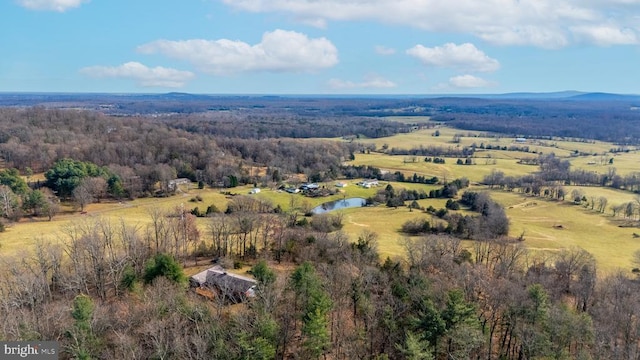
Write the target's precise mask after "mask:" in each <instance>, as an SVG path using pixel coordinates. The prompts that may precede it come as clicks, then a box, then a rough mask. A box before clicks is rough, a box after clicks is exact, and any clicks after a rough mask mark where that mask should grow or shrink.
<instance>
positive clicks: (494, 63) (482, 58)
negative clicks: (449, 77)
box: [407, 43, 500, 72]
mask: <svg viewBox="0 0 640 360" xmlns="http://www.w3.org/2000/svg"><path fill="white" fill-rule="evenodd" d="M407 54H408V55H411V56H413V57H415V58H417V59H418V60H420V62H422V63H423V64H424V65H426V66H435V67H451V68H457V69H463V70H468V71H482V72H489V71H496V70H498V69H499V68H500V63H499V62H498V60H496V59H492V58H490V57H489V56H487V55H486V54H485V53H484V52H482V51H480V50H478V48H476V47H475V45H473V44H470V43H464V44H461V45H456V44H453V43H447V44H444V45H443V46H436V47H433V48H428V47H424V46H422V45H416V46H414V47H412V48H411V49H409V50H407Z"/></svg>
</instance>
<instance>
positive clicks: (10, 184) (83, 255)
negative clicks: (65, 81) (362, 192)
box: [0, 94, 640, 360]
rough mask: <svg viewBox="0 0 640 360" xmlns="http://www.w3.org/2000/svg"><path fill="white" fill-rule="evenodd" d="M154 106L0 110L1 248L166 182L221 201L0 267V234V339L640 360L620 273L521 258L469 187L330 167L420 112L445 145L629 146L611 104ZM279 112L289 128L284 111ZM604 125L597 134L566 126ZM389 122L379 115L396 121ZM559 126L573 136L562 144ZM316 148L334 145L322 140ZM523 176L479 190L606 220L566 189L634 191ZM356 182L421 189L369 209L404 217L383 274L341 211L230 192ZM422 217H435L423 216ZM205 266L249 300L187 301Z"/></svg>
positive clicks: (547, 174)
mask: <svg viewBox="0 0 640 360" xmlns="http://www.w3.org/2000/svg"><path fill="white" fill-rule="evenodd" d="M167 96H168V97H170V98H171V99H173V101H175V103H172V102H169V103H165V104H163V105H159V106H160V107H159V108H158V107H154V106H156V105H154V104H155V102H153V101H148V99H143V100H140V101H135V106H133V105H131V106H129V107H125V109H128V110H126V111H125V110H122V109H121V110H122V111H120V112H119V113H113V114H109V113H104V112H100V111H96V110H94V109H91V110H88V109H84V110H78V109H73V110H71V109H62V108H47V107H43V106H36V107H31V106H24V105H27V104H22V106H20V107H4V108H1V109H0V159H2V170H0V184H1V185H0V202H1V203H0V205H1V208H0V210H1V211H2V214H1V215H2V224H3V227H2V229H3V230H4V226H5V225H6V226H11V225H12V224H18V225H19V224H20V223H25V222H29V221H34V220H35V219H48V220H52V218H55V217H56V216H61V212H62V208H63V207H65V208H66V207H68V206H73V208H74V211H77V212H80V213H81V212H83V210H84V208H85V207H86V206H88V205H89V204H92V203H98V202H105V203H115V204H118V203H125V202H132V201H134V200H135V199H140V198H158V199H162V198H167V197H171V196H177V195H175V193H176V187H175V185H173V184H174V183H173V181H175V180H176V179H178V178H186V179H189V181H191V182H193V183H195V184H198V185H197V186H198V187H201V188H207V189H216V190H219V191H221V192H225V193H228V194H229V195H228V196H229V198H230V200H229V202H228V203H227V205H226V206H225V207H222V206H220V207H217V206H215V205H209V204H202V205H201V206H202V208H203V209H204V208H205V206H206V205H209V207H208V208H207V210H206V211H204V210H198V211H195V209H193V208H192V207H191V206H192V205H191V204H190V203H189V204H188V205H187V206H186V207H185V206H180V207H176V208H173V209H170V210H164V209H161V208H154V209H153V210H152V211H149V212H148V214H147V217H148V222H147V224H146V225H140V224H131V223H127V222H126V221H125V220H124V219H123V220H122V221H114V220H112V219H107V218H102V217H79V218H77V220H76V221H74V222H71V223H69V224H68V225H66V226H65V227H64V228H63V229H62V233H61V234H59V235H56V236H57V237H56V238H55V239H53V240H51V239H46V238H44V237H42V238H37V239H33V242H34V243H35V246H34V247H33V250H30V249H31V248H30V249H29V250H28V249H26V248H25V249H21V250H18V253H8V252H5V249H3V247H2V243H3V241H2V240H3V236H5V235H6V234H7V233H6V232H5V233H2V232H0V263H2V266H1V267H0V272H1V273H2V274H1V276H0V316H1V317H2V319H3V321H2V322H1V323H0V339H2V340H6V341H11V340H55V341H59V342H60V344H61V349H62V350H63V351H62V353H61V355H60V356H61V358H64V359H66V358H73V359H89V358H97V359H320V358H323V359H488V360H490V359H638V358H640V278H638V276H637V274H634V273H629V272H622V271H620V272H615V273H611V274H601V273H598V267H597V263H596V261H595V259H594V257H593V256H592V255H591V254H589V253H588V252H586V251H585V250H583V249H581V248H577V247H571V248H566V249H562V250H561V251H557V252H554V253H540V252H533V251H529V250H527V249H526V247H525V244H524V243H523V239H522V238H518V237H512V236H511V237H510V236H509V235H508V234H509V219H508V218H507V216H506V215H505V211H504V208H503V207H502V206H501V205H500V204H498V203H497V202H495V201H493V200H492V199H491V197H490V193H486V192H477V191H475V190H474V189H467V187H468V186H469V184H470V182H469V180H468V179H465V178H460V179H438V178H437V177H425V176H422V175H420V176H419V175H417V174H414V176H411V175H410V174H406V175H405V174H404V173H402V172H396V173H393V172H384V171H382V170H381V169H379V168H376V167H366V166H352V165H348V161H349V160H351V159H353V158H354V157H355V156H357V155H358V154H365V153H368V152H374V151H381V152H383V153H384V152H387V151H388V150H389V149H376V147H375V145H372V144H368V143H367V141H366V140H367V139H375V138H379V137H386V136H390V135H394V134H402V133H408V132H411V131H413V130H415V128H417V127H418V126H419V125H416V124H407V122H393V121H389V120H387V119H385V118H384V117H382V116H380V115H381V114H383V113H388V111H387V110H389V109H416V108H420V109H423V110H420V111H422V112H424V113H428V114H429V115H432V118H433V119H435V121H436V122H442V123H446V124H447V125H448V126H459V127H460V128H462V129H476V130H483V131H488V130H489V129H492V131H496V132H500V131H503V132H505V133H507V134H511V133H514V134H525V135H533V136H535V135H537V134H538V133H539V134H540V136H543V135H542V134H544V136H560V137H565V136H570V137H575V138H581V139H608V140H611V141H612V142H615V143H620V144H628V143H635V142H637V139H640V135H635V132H634V131H637V129H636V130H632V128H633V129H635V128H634V127H633V124H634V121H637V120H636V119H635V117H633V114H630V115H628V117H625V116H626V115H624V116H623V115H620V116H619V117H618V115H615V114H618V113H617V112H616V111H618V110H619V111H620V114H622V113H623V112H624V111H623V110H621V109H622V105H620V107H618V105H616V104H622V102H613V103H614V105H610V106H611V107H605V108H601V106H600V105H601V104H599V103H591V102H577V101H575V102H568V101H562V102H558V103H557V104H556V105H553V104H552V105H549V104H542V103H536V102H531V103H527V104H528V105H527V106H526V107H524V110H523V107H522V103H526V102H524V101H518V102H516V103H517V104H511V101H505V100H487V99H480V100H473V101H471V100H468V101H466V100H462V99H453V100H450V99H449V100H448V99H417V100H416V99H404V98H403V99H377V101H375V102H369V103H367V102H366V101H367V100H364V99H337V100H332V99H316V100H314V99H294V100H291V99H285V100H282V101H279V100H278V99H274V98H264V99H260V101H256V102H255V103H254V105H253V107H251V108H250V109H249V110H246V109H245V106H246V105H247V104H248V103H251V101H253V100H252V99H244V98H240V99H238V98H230V99H225V100H224V101H221V102H220V104H218V105H217V107H214V106H213V105H211V104H210V102H211V101H212V100H211V99H210V98H206V97H205V98H204V99H203V98H199V97H198V98H197V101H196V100H193V99H192V97H191V96H187V97H188V98H189V99H192V100H189V101H184V102H183V103H182V104H183V105H182V106H184V108H185V110H184V111H173V110H175V109H173V110H171V111H169V109H168V107H169V105H171V106H175V104H178V103H181V100H180V99H181V98H182V96H181V95H180V94H170V95H167ZM57 100H60V99H57ZM102 100H104V99H102ZM67 101H68V102H65V103H64V104H65V106H70V105H77V102H78V101H79V100H77V99H75V100H74V99H67ZM86 101H87V104H95V103H96V102H97V101H96V100H91V101H89V100H86ZM155 101H157V100H155ZM265 103H268V104H271V105H269V106H267V105H265ZM487 103H491V105H486V104H487ZM505 103H509V104H511V105H509V106H511V107H509V106H507V105H505ZM195 104H198V106H196V105H195ZM310 104H312V105H310ZM365 104H366V105H365ZM483 104H484V105H483ZM567 104H569V105H567ZM203 105H206V108H205V110H200V107H199V106H203ZM91 106H93V105H87V107H91ZM147 107H148V108H147ZM164 107H167V108H164ZM190 107H191V108H193V109H194V110H193V111H191V110H189V108H190ZM240 107H242V109H239V108H240ZM289 107H293V108H294V109H295V110H293V111H289V113H287V111H286V110H285V109H286V108H289ZM573 107H576V108H577V109H573V110H571V111H569V109H571V108H573ZM114 108H117V105H114ZM273 108H277V109H276V110H274V111H273V112H271V110H272V109H273ZM543 108H544V109H545V110H544V111H543V110H540V109H543ZM109 109H112V108H111V107H110V108H109ZM131 109H135V111H134V110H131ZM141 109H145V110H144V111H141ZM149 109H152V110H149ZM312 109H315V111H312ZM505 109H506V110H505ZM612 109H618V110H615V111H614V110H612ZM628 109H629V108H628V107H627V109H626V110H625V111H627V110H628ZM325 110H327V111H325ZM525 110H526V111H525ZM605 110H610V111H608V112H607V115H606V116H607V117H606V119H611V122H605V121H603V118H602V117H600V118H598V121H587V120H584V119H587V118H591V117H592V116H600V115H602V116H604V115H603V114H604V112H605ZM113 111H116V110H113ZM154 111H158V113H155V114H153V112H154ZM403 111H405V110H399V111H398V112H396V113H395V114H396V115H397V114H398V113H399V114H400V115H403V114H404V115H407V114H409V113H411V112H410V111H409V110H406V113H404V112H403ZM314 112H315V115H313V113H314ZM445 112H446V115H443V114H444V113H445ZM474 112H475V113H474ZM518 112H519V113H518ZM554 112H556V114H563V115H562V117H561V118H560V119H561V120H562V121H560V120H558V117H557V116H556V115H549V114H553V113H554ZM318 113H320V114H318ZM365 113H369V114H370V115H374V116H368V117H363V114H365ZM414 113H415V112H414ZM572 114H573V115H572ZM598 114H600V115H598ZM611 114H614V115H611ZM578 115H579V116H578ZM558 116H560V115H558ZM564 116H566V118H565V117H564ZM507 119H508V121H506V120H507ZM552 119H554V120H552ZM566 119H575V121H583V120H584V122H581V123H580V124H581V126H580V127H577V126H575V124H576V122H571V121H568V120H567V121H565V120H566ZM503 120H505V121H503ZM572 121H573V120H572ZM500 123H504V124H505V125H504V126H503V127H501V126H500V125H499V124H500ZM577 128H579V129H580V130H581V131H582V130H584V131H583V132H580V133H576V134H573V133H568V132H567V131H569V129H577ZM605 128H606V129H605ZM543 130H544V131H543ZM601 131H602V132H601ZM329 137H331V138H338V139H341V141H327V140H325V139H319V138H329ZM353 139H359V140H360V141H352V140H353ZM389 151H390V152H392V153H393V154H402V155H412V156H421V157H422V156H429V157H428V158H424V159H423V158H420V159H419V161H421V162H427V159H430V161H429V162H430V163H431V162H433V160H432V159H431V157H432V156H451V157H454V158H455V157H467V156H472V155H473V152H472V151H469V150H465V149H464V148H457V147H455V145H452V147H441V148H438V147H428V146H425V147H423V148H422V149H414V150H409V149H406V151H405V150H402V149H395V150H394V149H391V150H389ZM436 159H439V158H436ZM440 160H442V162H444V160H443V159H439V161H438V163H440ZM447 161H450V159H447ZM531 161H532V163H534V164H535V165H531V166H532V168H535V172H534V174H532V175H527V176H523V177H516V176H508V175H505V174H504V173H501V172H499V171H494V172H492V173H491V174H490V175H489V176H487V177H485V179H484V180H483V181H482V183H483V185H484V186H486V187H487V188H489V189H491V188H495V189H498V188H500V189H503V190H505V191H513V192H521V193H525V194H528V195H531V196H535V197H549V198H554V199H560V198H562V199H564V197H565V196H566V197H570V198H571V199H572V200H573V201H575V202H578V203H579V204H583V203H586V204H589V202H590V201H592V203H593V205H592V208H593V207H596V208H597V207H599V206H601V205H602V208H603V209H604V207H605V206H606V203H604V204H601V202H602V201H603V200H599V199H596V198H594V199H589V198H587V197H585V196H584V194H580V193H579V192H576V193H575V194H574V193H572V192H569V191H566V190H564V186H570V185H572V184H594V185H598V186H607V187H611V188H615V189H622V190H625V191H634V190H637V189H638V188H639V187H640V181H639V180H637V177H634V176H632V175H618V174H616V173H607V174H603V173H595V172H587V171H581V170H578V169H572V168H571V166H570V165H569V164H568V163H567V162H566V161H565V160H563V159H561V158H559V157H556V156H554V155H552V154H538V155H536V156H535V160H531ZM452 166H456V165H452ZM38 174H40V175H41V176H37V175H38ZM353 178H369V179H371V178H377V179H381V180H382V179H385V180H388V181H391V180H393V181H398V182H400V183H403V182H405V183H412V184H421V185H424V186H427V185H429V186H432V188H430V189H431V190H428V191H427V190H424V191H418V190H405V189H403V190H398V189H395V188H394V187H393V186H391V185H387V186H384V187H381V188H380V189H377V190H375V195H373V196H371V198H370V199H367V202H369V203H370V204H373V203H375V204H380V206H386V207H389V208H403V207H404V208H408V209H409V210H408V211H412V212H415V213H416V215H417V216H416V218H415V219H414V220H411V221H408V222H406V223H405V224H404V225H402V227H401V228H398V229H397V232H398V233H399V234H402V235H401V236H402V240H401V242H402V247H403V250H404V253H403V254H402V256H398V257H392V256H389V257H385V256H382V255H381V254H380V252H379V251H378V245H379V244H380V243H381V242H382V241H387V239H381V238H380V237H379V235H378V234H376V233H375V232H371V231H368V230H367V229H366V228H363V229H362V231H361V232H359V233H347V232H345V231H343V228H344V218H343V215H342V214H341V213H339V212H338V213H329V214H321V215H311V214H310V213H309V209H308V206H307V204H305V203H303V202H302V201H294V200H292V201H291V204H290V205H289V206H287V207H284V208H283V207H282V206H280V205H275V204H273V203H272V202H269V201H266V200H262V199H260V198H257V197H252V196H249V195H246V194H244V195H243V194H235V193H233V190H234V188H236V187H238V186H242V185H251V186H256V187H263V185H264V187H273V188H276V187H277V186H279V184H285V183H286V184H291V185H294V186H297V185H298V184H300V183H302V182H306V181H317V182H321V181H333V180H336V179H353ZM232 193H233V194H232ZM231 194H232V195H231ZM580 195H582V196H580ZM299 196H300V198H303V197H304V195H299ZM422 198H442V199H447V202H446V206H445V207H443V208H441V209H436V208H421V207H420V206H419V205H416V204H417V202H416V200H418V199H422ZM292 199H294V198H293V197H292ZM192 200H193V202H195V203H197V202H198V200H197V199H195V198H194V199H192ZM443 202H444V200H443ZM630 206H631V207H632V209H633V210H632V212H631V213H630V214H629V217H630V218H634V217H635V214H638V217H640V210H638V209H640V207H637V206H635V205H634V204H631V205H630ZM196 209H197V208H196ZM625 209H626V207H625ZM625 209H622V208H621V209H620V210H619V211H620V212H621V214H623V213H625ZM45 221H46V220H45ZM212 263H216V264H220V265H222V266H224V267H225V268H228V269H234V268H235V270H236V271H244V272H245V273H246V272H247V271H248V274H249V275H251V276H253V277H254V278H255V279H256V280H257V289H256V293H255V297H251V298H247V299H243V301H241V302H238V301H237V299H236V298H235V297H234V296H232V295H233V294H228V293H224V291H220V293H218V294H217V296H215V297H213V299H209V298H207V297H204V296H202V295H200V294H197V293H196V292H195V291H193V290H192V289H189V288H188V281H187V275H185V274H186V272H187V271H188V270H189V268H192V267H196V266H209V265H211V264H212ZM638 265H639V266H640V257H639V259H638Z"/></svg>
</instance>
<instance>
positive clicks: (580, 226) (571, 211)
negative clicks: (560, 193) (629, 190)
mask: <svg viewBox="0 0 640 360" xmlns="http://www.w3.org/2000/svg"><path fill="white" fill-rule="evenodd" d="M617 195H618V196H620V197H619V198H618V199H619V200H621V199H622V198H623V197H622V196H621V194H617ZM627 195H628V196H629V199H631V196H630V194H627ZM491 197H492V198H493V199H494V200H496V201H498V202H499V203H501V204H502V205H503V206H505V209H506V212H507V216H508V217H509V219H510V223H511V229H510V235H512V236H519V235H520V234H522V233H524V238H525V246H526V247H527V248H529V249H532V250H541V251H551V252H553V251H557V250H559V249H562V248H569V247H573V246H577V247H580V248H583V249H585V250H586V251H588V252H590V253H591V254H593V256H594V257H595V258H596V260H597V262H598V268H599V270H601V271H603V272H612V271H614V270H615V269H617V268H623V269H629V268H631V256H632V254H633V252H634V251H636V250H639V249H640V239H639V238H635V237H634V236H633V234H634V232H638V229H636V228H623V227H619V226H618V223H617V222H616V221H615V220H616V219H615V218H612V217H611V216H610V215H606V214H601V213H598V212H596V211H594V210H590V209H586V208H584V207H582V206H579V205H574V204H572V203H571V202H569V201H564V202H561V201H553V200H545V199H542V198H534V197H528V196H524V195H522V194H518V193H510V192H502V191H493V192H491Z"/></svg>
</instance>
